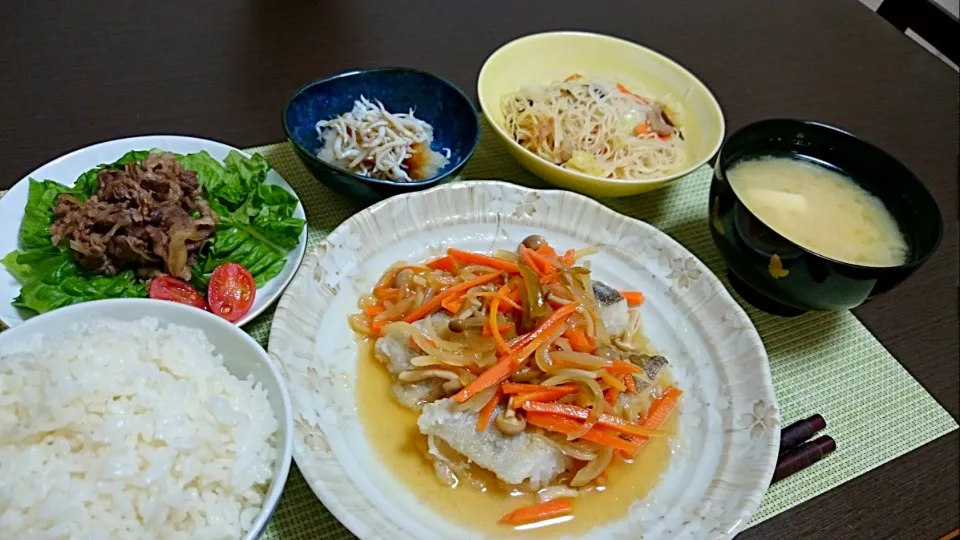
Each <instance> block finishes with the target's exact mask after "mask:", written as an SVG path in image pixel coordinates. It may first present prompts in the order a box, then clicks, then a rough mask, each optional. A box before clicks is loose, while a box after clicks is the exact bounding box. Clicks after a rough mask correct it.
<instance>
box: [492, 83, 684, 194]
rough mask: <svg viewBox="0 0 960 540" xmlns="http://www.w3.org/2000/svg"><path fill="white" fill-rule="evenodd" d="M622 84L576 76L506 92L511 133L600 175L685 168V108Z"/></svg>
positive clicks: (546, 155)
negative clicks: (681, 124) (681, 125)
mask: <svg viewBox="0 0 960 540" xmlns="http://www.w3.org/2000/svg"><path fill="white" fill-rule="evenodd" d="M624 90H626V89H625V88H624V87H622V85H617V84H614V83H611V82H608V81H604V80H598V79H593V80H591V79H585V78H583V77H576V78H573V79H572V80H567V81H563V82H554V83H552V84H550V85H548V86H529V87H525V88H521V89H520V90H518V91H517V92H514V93H511V94H508V95H505V96H503V98H502V99H501V101H500V109H501V112H502V113H503V118H504V127H505V128H506V130H507V133H508V134H509V135H510V136H511V137H512V138H513V139H514V140H515V141H517V142H518V143H519V144H520V145H521V146H523V147H524V148H526V149H527V150H529V151H531V152H533V153H534V154H536V155H537V156H539V157H541V158H543V159H546V160H547V161H550V162H551V163H555V164H557V165H560V166H562V167H564V168H567V169H572V170H576V171H580V172H583V173H586V174H589V175H592V176H597V177H600V178H617V179H643V178H651V177H656V176H662V175H664V174H667V173H670V172H673V171H676V170H679V169H680V168H682V167H683V166H684V165H685V163H686V160H687V158H686V149H685V144H684V141H683V139H682V133H681V131H680V130H679V129H678V128H677V127H676V126H677V125H679V120H680V111H678V110H677V107H676V106H666V105H665V104H664V103H662V102H658V101H655V100H654V99H652V98H649V97H644V96H640V95H638V94H635V93H633V92H629V91H628V90H627V91H624Z"/></svg>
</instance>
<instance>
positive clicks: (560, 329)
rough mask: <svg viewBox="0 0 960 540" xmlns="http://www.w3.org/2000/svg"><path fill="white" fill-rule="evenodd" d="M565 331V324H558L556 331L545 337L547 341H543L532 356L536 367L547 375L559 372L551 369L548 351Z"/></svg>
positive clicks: (551, 363) (553, 368)
mask: <svg viewBox="0 0 960 540" xmlns="http://www.w3.org/2000/svg"><path fill="white" fill-rule="evenodd" d="M566 331H567V324H566V323H560V325H559V326H557V328H556V330H554V331H553V333H552V334H550V336H548V337H547V341H545V342H544V344H543V345H541V346H540V347H538V348H537V352H536V353H535V354H534V360H535V361H536V363H537V367H538V368H540V371H542V372H544V373H546V374H547V375H555V374H556V373H557V372H558V371H561V370H559V369H557V368H555V367H553V362H551V361H550V357H549V356H548V354H549V352H548V351H549V350H550V346H551V345H552V344H553V343H556V342H557V341H558V340H559V339H560V336H561V335H562V334H563V333H564V332H566Z"/></svg>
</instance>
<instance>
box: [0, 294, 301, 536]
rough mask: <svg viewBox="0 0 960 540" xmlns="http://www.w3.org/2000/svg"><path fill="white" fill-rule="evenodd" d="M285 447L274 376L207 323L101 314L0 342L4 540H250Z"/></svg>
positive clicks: (278, 381) (281, 395) (287, 426)
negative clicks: (21, 539) (14, 539)
mask: <svg viewBox="0 0 960 540" xmlns="http://www.w3.org/2000/svg"><path fill="white" fill-rule="evenodd" d="M292 443H293V425H292V414H291V410H290V397H289V395H288V393H287V389H286V386H285V384H284V382H283V380H282V377H281V376H280V373H279V372H278V371H277V369H276V367H275V366H274V365H273V364H272V363H271V361H270V358H269V357H268V356H267V353H266V352H265V351H264V350H263V349H262V348H261V347H260V346H259V345H258V344H257V343H256V342H255V341H254V340H253V339H252V338H251V337H250V336H248V335H247V334H246V333H244V332H243V331H242V330H240V329H239V328H237V327H236V326H234V325H233V324H231V323H229V322H227V321H225V320H223V319H221V318H219V317H216V316H214V315H212V314H210V313H207V312H204V311H201V310H198V309H196V308H193V307H189V306H184V305H180V304H175V303H173V302H158V301H156V300H149V299H117V300H103V301H98V302H88V303H84V304H77V305H74V306H70V307H66V308H62V309H58V310H54V311H51V312H50V313H47V314H44V315H41V316H39V317H35V318H33V319H31V320H29V321H27V322H26V323H24V324H22V325H20V326H18V327H16V328H14V329H11V330H8V331H5V332H3V333H0V538H4V539H5V538H11V539H12V538H25V539H26V538H29V539H50V540H53V539H57V540H59V539H68V538H69V539H74V538H77V539H84V540H113V539H128V538H136V539H138V540H149V539H156V540H161V539H162V540H176V539H184V540H187V539H190V540H201V539H204V540H206V539H209V540H213V539H217V540H220V539H223V540H238V539H243V540H252V539H254V538H257V537H259V536H260V534H261V533H262V532H263V529H264V528H265V527H266V525H267V522H268V521H269V519H270V516H271V515H272V513H273V511H274V509H275V508H276V506H277V502H278V501H279V499H280V493H281V492H282V491H283V485H284V483H285V482H286V479H287V473H288V472H289V470H290V456H291V453H292Z"/></svg>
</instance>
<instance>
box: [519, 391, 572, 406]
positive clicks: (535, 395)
mask: <svg viewBox="0 0 960 540" xmlns="http://www.w3.org/2000/svg"><path fill="white" fill-rule="evenodd" d="M570 394H571V392H569V391H568V390H567V389H565V388H551V389H550V390H542V391H540V392H528V393H524V394H517V395H516V396H517V397H516V398H515V399H514V406H515V407H521V406H523V404H524V403H527V402H530V401H537V402H540V401H556V400H558V399H560V398H562V397H563V396H568V395H570Z"/></svg>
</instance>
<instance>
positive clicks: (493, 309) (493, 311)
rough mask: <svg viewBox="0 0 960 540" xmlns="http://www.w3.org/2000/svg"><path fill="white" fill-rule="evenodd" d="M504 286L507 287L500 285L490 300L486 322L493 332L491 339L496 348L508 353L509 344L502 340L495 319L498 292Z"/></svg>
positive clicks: (498, 325)
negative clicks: (495, 343) (494, 342)
mask: <svg viewBox="0 0 960 540" xmlns="http://www.w3.org/2000/svg"><path fill="white" fill-rule="evenodd" d="M505 288H507V286H506V285H504V286H503V287H500V290H499V291H497V296H494V297H493V300H491V301H490V320H489V321H488V322H487V325H488V326H489V327H490V333H491V334H493V339H495V340H496V341H497V349H498V350H499V351H500V353H501V354H508V353H509V352H510V346H509V345H507V342H506V341H504V340H503V336H501V335H500V324H499V323H498V321H497V315H499V314H500V294H501V293H502V291H503V290H504V289H505Z"/></svg>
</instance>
